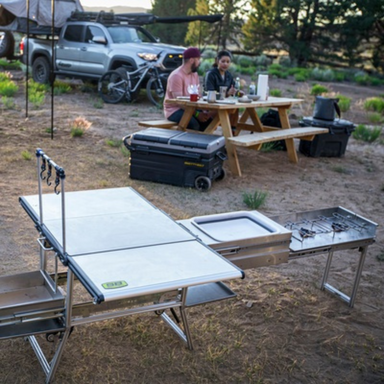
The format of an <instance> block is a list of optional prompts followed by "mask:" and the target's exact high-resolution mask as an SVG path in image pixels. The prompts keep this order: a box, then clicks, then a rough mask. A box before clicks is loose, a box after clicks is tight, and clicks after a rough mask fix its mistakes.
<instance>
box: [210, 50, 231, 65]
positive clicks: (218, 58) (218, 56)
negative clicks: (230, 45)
mask: <svg viewBox="0 0 384 384" xmlns="http://www.w3.org/2000/svg"><path fill="white" fill-rule="evenodd" d="M224 56H228V57H229V58H230V59H231V61H232V54H231V52H229V51H226V50H223V51H220V52H218V54H217V55H216V58H215V62H214V63H213V65H212V66H213V67H217V66H218V64H217V63H218V61H219V60H220V59H221V58H222V57H224Z"/></svg>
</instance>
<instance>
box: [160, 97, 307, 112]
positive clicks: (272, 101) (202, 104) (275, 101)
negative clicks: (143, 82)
mask: <svg viewBox="0 0 384 384" xmlns="http://www.w3.org/2000/svg"><path fill="white" fill-rule="evenodd" d="M232 99H233V100H236V103H234V104H229V103H228V104H224V103H220V101H217V102H215V103H208V102H207V101H204V100H202V99H200V100H198V101H190V100H189V99H188V98H178V99H168V100H166V101H165V102H166V103H169V104H177V105H185V106H187V107H195V108H201V109H234V108H236V109H238V108H246V109H247V108H265V107H281V106H289V105H292V104H300V103H302V102H303V100H302V99H292V98H288V97H268V100H258V101H252V102H251V103H241V102H239V101H238V100H237V99H236V98H231V97H229V98H227V99H225V100H232Z"/></svg>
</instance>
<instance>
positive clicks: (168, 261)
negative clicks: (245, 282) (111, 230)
mask: <svg viewBox="0 0 384 384" xmlns="http://www.w3.org/2000/svg"><path fill="white" fill-rule="evenodd" d="M69 263H70V266H71V268H72V269H73V270H74V271H75V273H76V275H80V276H81V277H82V278H83V279H85V280H86V281H89V282H92V284H93V289H94V290H95V292H97V290H98V291H99V292H98V296H101V295H102V297H103V300H104V301H109V300H115V299H124V298H130V297H135V296H139V295H145V294H151V293H157V292H165V291H169V290H173V289H179V288H184V287H189V286H194V285H200V284H205V283H211V282H216V281H221V280H229V279H234V278H241V277H242V272H241V270H239V269H237V268H235V267H234V266H233V265H232V264H231V263H229V262H228V261H227V260H225V259H224V258H222V257H221V256H219V255H217V254H215V253H214V252H213V251H212V250H211V249H209V248H208V247H206V246H205V245H203V244H202V243H200V242H199V241H197V240H194V241H189V242H187V243H183V242H178V243H172V244H163V245H153V246H150V247H142V248H134V249H125V250H121V251H114V252H106V253H97V254H92V255H84V256H77V257H70V258H69Z"/></svg>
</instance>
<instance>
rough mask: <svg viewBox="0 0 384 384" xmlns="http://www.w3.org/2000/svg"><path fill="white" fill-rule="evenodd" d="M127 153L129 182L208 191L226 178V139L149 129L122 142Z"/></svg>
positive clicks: (127, 137)
mask: <svg viewBox="0 0 384 384" xmlns="http://www.w3.org/2000/svg"><path fill="white" fill-rule="evenodd" d="M123 141H124V145H125V146H126V147H127V148H128V149H129V150H130V152H131V155H130V162H129V176H130V177H131V178H132V179H138V180H147V181H156V182H160V183H166V184H173V185H179V186H184V187H195V188H197V189H198V190H200V191H207V190H208V189H210V187H211V183H212V181H213V180H221V179H223V178H224V176H225V172H224V169H223V161H224V160H225V159H226V155H225V138H224V137H223V136H216V135H204V134H198V133H189V132H181V131H174V130H169V129H161V128H148V129H145V130H143V131H139V132H136V133H133V134H131V135H128V136H126V137H124V138H123Z"/></svg>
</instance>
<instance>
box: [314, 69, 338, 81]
mask: <svg viewBox="0 0 384 384" xmlns="http://www.w3.org/2000/svg"><path fill="white" fill-rule="evenodd" d="M310 77H311V78H312V79H315V80H319V81H333V80H334V79H335V74H334V72H333V71H332V69H320V68H319V67H316V68H313V69H312V71H310Z"/></svg>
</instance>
